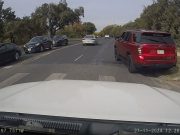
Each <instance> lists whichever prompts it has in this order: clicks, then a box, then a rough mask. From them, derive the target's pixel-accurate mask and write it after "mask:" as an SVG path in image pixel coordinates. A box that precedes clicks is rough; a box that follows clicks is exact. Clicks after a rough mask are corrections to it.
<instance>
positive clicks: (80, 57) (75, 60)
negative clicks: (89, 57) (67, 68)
mask: <svg viewBox="0 0 180 135" xmlns="http://www.w3.org/2000/svg"><path fill="white" fill-rule="evenodd" d="M83 56H84V55H80V56H79V57H77V58H76V59H75V60H74V61H78V60H79V59H80V58H82V57H83Z"/></svg>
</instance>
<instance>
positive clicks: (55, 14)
mask: <svg viewBox="0 0 180 135" xmlns="http://www.w3.org/2000/svg"><path fill="white" fill-rule="evenodd" d="M80 16H84V8H83V7H79V8H78V9H75V10H72V9H71V8H69V7H68V6H67V3H66V1H61V2H59V4H54V3H51V4H47V3H45V4H43V5H42V6H40V7H38V8H37V9H36V11H35V12H34V13H33V14H32V15H31V17H32V19H34V20H37V21H38V22H39V23H40V25H41V27H42V29H46V30H49V32H50V35H54V34H55V33H56V31H58V30H59V29H63V28H64V27H65V26H66V25H69V24H74V23H77V22H80Z"/></svg>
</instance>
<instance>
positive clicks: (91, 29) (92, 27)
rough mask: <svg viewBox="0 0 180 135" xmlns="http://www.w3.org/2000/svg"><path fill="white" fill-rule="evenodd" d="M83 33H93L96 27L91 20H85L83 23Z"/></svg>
mask: <svg viewBox="0 0 180 135" xmlns="http://www.w3.org/2000/svg"><path fill="white" fill-rule="evenodd" d="M83 26H84V30H85V34H93V33H94V32H95V31H96V30H97V29H96V26H95V24H93V23H91V22H85V23H83Z"/></svg>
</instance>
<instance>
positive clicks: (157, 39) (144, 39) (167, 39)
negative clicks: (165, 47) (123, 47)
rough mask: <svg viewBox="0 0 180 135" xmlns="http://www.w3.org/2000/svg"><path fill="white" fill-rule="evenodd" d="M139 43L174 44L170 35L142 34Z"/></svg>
mask: <svg viewBox="0 0 180 135" xmlns="http://www.w3.org/2000/svg"><path fill="white" fill-rule="evenodd" d="M140 42H141V43H151V44H174V41H173V39H172V37H171V35H170V34H161V33H143V34H142V36H141V39H140Z"/></svg>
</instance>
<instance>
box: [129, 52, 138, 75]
mask: <svg viewBox="0 0 180 135" xmlns="http://www.w3.org/2000/svg"><path fill="white" fill-rule="evenodd" d="M128 70H129V72H130V73H136V72H137V68H136V66H135V65H134V62H133V60H132V57H131V55H128Z"/></svg>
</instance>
